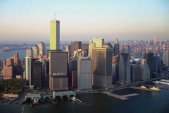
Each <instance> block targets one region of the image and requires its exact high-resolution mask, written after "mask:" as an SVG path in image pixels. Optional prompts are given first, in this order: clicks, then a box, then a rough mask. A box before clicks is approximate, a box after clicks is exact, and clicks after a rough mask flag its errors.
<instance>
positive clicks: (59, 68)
mask: <svg viewBox="0 0 169 113" xmlns="http://www.w3.org/2000/svg"><path fill="white" fill-rule="evenodd" d="M67 74H68V53H67V52H62V51H49V88H50V89H51V90H67V89H68V77H67Z"/></svg>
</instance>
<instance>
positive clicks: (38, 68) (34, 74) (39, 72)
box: [31, 59, 46, 89]
mask: <svg viewBox="0 0 169 113" xmlns="http://www.w3.org/2000/svg"><path fill="white" fill-rule="evenodd" d="M45 76H46V64H45V62H43V61H38V60H36V59H32V63H31V85H33V86H34V87H35V88H38V89H39V88H44V87H45Z"/></svg>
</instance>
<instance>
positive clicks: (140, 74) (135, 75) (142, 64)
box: [131, 59, 150, 82]
mask: <svg viewBox="0 0 169 113" xmlns="http://www.w3.org/2000/svg"><path fill="white" fill-rule="evenodd" d="M149 79H150V71H149V67H148V64H147V62H146V60H145V59H134V60H133V61H132V63H131V81H132V82H137V81H145V80H149Z"/></svg>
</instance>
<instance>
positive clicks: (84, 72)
mask: <svg viewBox="0 0 169 113" xmlns="http://www.w3.org/2000/svg"><path fill="white" fill-rule="evenodd" d="M77 70H78V71H77V72H78V76H77V89H79V90H86V89H92V62H91V59H89V58H88V57H84V58H80V59H78V68H77Z"/></svg>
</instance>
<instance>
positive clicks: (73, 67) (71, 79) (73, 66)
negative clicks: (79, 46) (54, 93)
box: [68, 59, 77, 89]
mask: <svg viewBox="0 0 169 113" xmlns="http://www.w3.org/2000/svg"><path fill="white" fill-rule="evenodd" d="M75 80H77V60H75V59H74V60H71V61H70V62H69V68H68V86H69V88H70V89H71V88H77V87H75V86H77V82H76V85H75ZM73 84H74V85H73Z"/></svg>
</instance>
